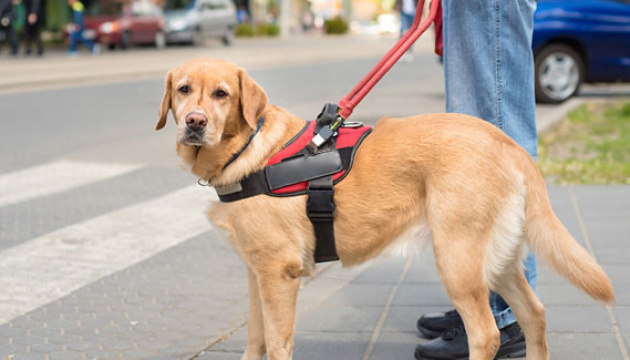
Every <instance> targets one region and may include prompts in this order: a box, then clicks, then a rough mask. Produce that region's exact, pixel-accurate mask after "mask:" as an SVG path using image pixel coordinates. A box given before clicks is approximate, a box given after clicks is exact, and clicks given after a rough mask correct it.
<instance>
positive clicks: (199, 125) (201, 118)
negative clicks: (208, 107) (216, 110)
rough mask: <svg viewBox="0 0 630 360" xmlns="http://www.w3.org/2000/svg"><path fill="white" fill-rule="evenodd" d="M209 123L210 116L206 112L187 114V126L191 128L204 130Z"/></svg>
mask: <svg viewBox="0 0 630 360" xmlns="http://www.w3.org/2000/svg"><path fill="white" fill-rule="evenodd" d="M207 124H208V118H207V117H206V116H205V115H204V114H200V113H190V114H188V115H187V116H186V126H188V128H189V129H191V130H195V131H200V130H203V128H205V127H206V125H207Z"/></svg>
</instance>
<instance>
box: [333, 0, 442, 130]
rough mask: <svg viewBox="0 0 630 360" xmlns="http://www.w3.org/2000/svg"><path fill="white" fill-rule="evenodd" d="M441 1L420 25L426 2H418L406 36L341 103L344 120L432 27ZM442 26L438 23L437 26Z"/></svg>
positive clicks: (437, 1)
mask: <svg viewBox="0 0 630 360" xmlns="http://www.w3.org/2000/svg"><path fill="white" fill-rule="evenodd" d="M440 4H441V0H432V1H431V8H430V9H429V16H427V18H426V19H424V22H423V23H422V24H420V18H421V17H422V12H423V9H424V0H418V5H417V8H416V16H415V17H414V19H413V24H412V25H411V27H410V28H409V30H407V32H406V33H405V35H404V36H403V37H402V38H400V40H398V42H397V43H396V45H394V47H393V48H392V49H391V50H390V51H389V52H388V53H387V54H386V55H385V56H384V57H383V58H382V59H381V61H380V62H379V63H378V64H376V66H374V68H372V70H371V71H370V73H369V74H367V75H366V76H365V77H364V78H363V79H362V80H361V81H360V82H359V83H358V84H357V86H355V87H354V89H352V91H351V92H350V93H349V94H348V95H346V96H345V97H344V98H343V99H341V101H340V102H339V105H338V106H339V108H340V109H341V110H340V112H339V114H340V115H341V117H342V118H343V119H347V118H348V117H349V116H350V115H351V114H352V111H353V110H354V107H355V106H357V105H358V104H359V102H361V100H363V98H364V97H365V95H367V93H369V92H370V90H372V88H373V87H374V85H376V83H378V82H379V80H381V78H382V77H383V76H384V75H385V74H386V73H387V72H388V71H389V69H391V68H392V66H394V64H396V62H397V61H398V59H400V58H401V57H402V56H403V55H404V54H405V52H406V51H407V50H408V49H409V48H410V47H411V45H413V43H414V42H415V41H416V40H418V38H419V37H420V35H422V34H423V33H424V32H425V31H426V30H427V29H428V28H429V26H430V25H431V23H432V22H433V20H435V18H436V14H437V13H438V11H439V10H441V9H440V7H441V6H440ZM439 25H441V22H440V24H438V22H436V26H439Z"/></svg>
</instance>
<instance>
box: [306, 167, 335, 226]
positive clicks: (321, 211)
mask: <svg viewBox="0 0 630 360" xmlns="http://www.w3.org/2000/svg"><path fill="white" fill-rule="evenodd" d="M306 192H307V194H308V201H307V203H306V214H307V215H308V217H309V218H310V219H311V220H314V221H317V220H328V221H330V220H332V219H333V218H334V216H335V202H334V201H333V195H334V193H335V191H334V190H333V184H332V176H326V177H324V178H321V179H316V180H312V181H310V182H309V184H308V189H307V191H306Z"/></svg>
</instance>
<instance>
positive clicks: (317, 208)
mask: <svg viewBox="0 0 630 360" xmlns="http://www.w3.org/2000/svg"><path fill="white" fill-rule="evenodd" d="M306 192H307V193H308V202H307V203H306V214H307V215H308V218H309V220H311V223H312V224H313V230H314V231H315V239H316V241H315V262H318V263H319V262H325V261H335V260H339V256H337V248H336V247H335V227H334V226H333V219H334V217H335V203H334V201H333V195H334V193H335V191H334V190H333V180H332V176H326V177H323V178H319V179H315V180H311V181H310V182H309V183H308V190H307V191H306Z"/></svg>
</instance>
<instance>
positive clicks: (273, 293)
mask: <svg viewBox="0 0 630 360" xmlns="http://www.w3.org/2000/svg"><path fill="white" fill-rule="evenodd" d="M257 270H258V271H257V274H256V275H257V277H258V289H259V293H260V301H261V309H262V314H263V326H264V329H265V343H266V346H267V357H268V358H269V360H288V359H291V353H292V351H293V333H294V330H295V308H296V303H297V295H298V289H299V287H300V277H301V276H302V272H303V267H302V264H301V262H293V261H291V260H285V261H281V262H269V264H267V265H266V266H264V267H259V268H258V269H257Z"/></svg>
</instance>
